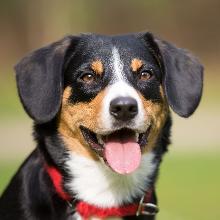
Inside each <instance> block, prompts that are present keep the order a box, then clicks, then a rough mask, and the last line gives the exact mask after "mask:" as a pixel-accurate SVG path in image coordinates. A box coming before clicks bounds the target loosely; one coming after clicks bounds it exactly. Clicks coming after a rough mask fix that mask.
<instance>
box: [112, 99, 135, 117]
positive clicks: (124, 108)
mask: <svg viewBox="0 0 220 220" xmlns="http://www.w3.org/2000/svg"><path fill="white" fill-rule="evenodd" d="M137 113H138V106H137V101H136V100H135V99H133V98H131V97H118V98H116V99H113V100H112V101H111V103H110V114H111V115H113V116H114V117H115V118H116V119H118V120H121V121H127V120H130V119H132V118H134V117H135V116H136V115H137Z"/></svg>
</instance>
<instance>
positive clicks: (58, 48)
mask: <svg viewBox="0 0 220 220" xmlns="http://www.w3.org/2000/svg"><path fill="white" fill-rule="evenodd" d="M73 39H74V37H73V36H68V37H65V38H63V39H62V40H60V41H57V42H55V43H52V44H50V45H48V46H45V47H43V48H40V49H38V50H36V51H33V52H32V53H30V55H27V56H26V57H24V58H23V59H22V60H21V61H20V62H19V63H18V64H17V65H16V66H15V71H16V80H17V87H18V93H19V96H20V99H21V102H22V104H23V106H24V109H25V110H26V112H27V113H28V115H29V116H30V117H31V118H32V119H34V120H35V121H36V122H37V123H44V122H48V121H49V120H51V119H53V118H54V117H55V115H56V114H57V113H58V111H59V109H60V105H61V97H62V92H63V66H64V61H65V55H66V53H67V50H68V48H69V47H70V45H72V44H73Z"/></svg>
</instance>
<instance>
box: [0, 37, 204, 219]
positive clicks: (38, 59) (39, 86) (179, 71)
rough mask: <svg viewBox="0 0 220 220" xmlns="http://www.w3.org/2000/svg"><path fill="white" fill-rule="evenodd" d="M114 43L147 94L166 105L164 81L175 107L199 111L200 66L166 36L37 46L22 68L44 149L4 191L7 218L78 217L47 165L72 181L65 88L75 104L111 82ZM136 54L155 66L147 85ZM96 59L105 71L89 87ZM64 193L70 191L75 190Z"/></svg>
mask: <svg viewBox="0 0 220 220" xmlns="http://www.w3.org/2000/svg"><path fill="white" fill-rule="evenodd" d="M113 46H116V47H117V48H119V50H120V53H121V58H122V59H123V62H124V64H125V65H124V72H126V78H127V79H126V80H127V81H129V83H130V84H132V85H133V86H134V88H135V89H136V90H139V91H140V92H141V93H142V95H143V96H144V97H145V99H149V100H152V101H153V102H160V101H161V95H160V91H159V86H160V85H161V84H162V85H163V89H164V91H165V95H166V98H167V100H168V102H169V105H170V106H171V108H172V109H173V110H174V111H175V112H176V113H177V114H179V115H180V116H183V117H188V116H189V115H191V114H192V113H193V112H194V110H195V109H196V107H197V105H198V103H199V101H200V97H201V92H202V70H203V69H202V66H201V64H200V63H199V62H198V61H197V60H196V58H194V57H193V56H192V55H190V54H189V53H188V52H186V51H185V50H182V49H179V48H176V47H175V46H173V45H171V44H170V43H167V42H165V41H161V40H159V39H158V38H155V37H154V36H153V35H152V34H151V33H144V34H143V33H142V34H134V35H124V36H110V37H108V36H101V35H92V34H91V35H90V34H89V35H81V36H78V37H76V36H68V37H66V38H64V39H62V40H61V41H58V42H56V43H53V44H51V45H49V46H46V47H44V48H42V49H39V50H37V51H34V52H33V53H31V54H30V55H29V56H27V57H25V58H24V59H22V60H21V61H20V62H19V63H18V64H17V65H16V67H15V69H16V79H17V85H18V91H19V96H20V98H21V102H22V104H23V106H24V108H25V110H26V112H27V113H28V114H29V115H30V117H31V118H33V120H34V122H35V125H34V137H35V140H36V142H37V148H36V150H34V152H33V153H32V154H31V155H30V156H29V158H28V159H27V160H26V161H25V162H24V163H23V165H22V166H21V168H20V169H19V170H18V172H17V174H16V175H15V176H14V177H13V178H12V180H11V182H10V184H9V186H8V187H7V188H6V190H5V191H4V193H3V194H2V196H1V199H0V219H1V220H11V219H18V220H25V219H28V220H32V219H33V220H35V219H45V220H61V219H63V220H64V219H67V220H70V219H72V217H71V216H72V215H71V212H72V211H73V209H71V208H69V206H68V205H67V203H66V202H65V201H64V200H62V199H61V198H60V197H59V196H58V195H57V193H56V192H55V189H54V188H53V185H52V182H51V180H50V178H49V176H48V174H47V173H46V171H45V164H49V165H52V166H54V167H56V168H57V169H59V170H60V172H61V173H62V175H63V176H64V181H65V180H68V178H69V176H68V173H66V171H65V169H64V166H63V165H64V162H65V160H66V157H67V156H66V151H67V150H66V147H65V145H64V143H63V141H62V140H61V139H60V137H59V133H58V131H57V115H58V112H59V110H60V105H61V97H62V92H63V89H64V88H65V87H66V86H71V87H72V88H73V89H74V93H73V94H72V96H71V98H70V102H72V104H75V103H77V102H89V101H91V100H92V99H93V98H94V97H95V96H96V95H97V94H98V93H99V92H100V91H101V90H102V89H104V88H105V87H106V86H107V85H109V84H111V83H112V80H113V79H112V72H111V70H110V69H109V68H108V65H107V64H108V62H109V60H108V59H109V56H111V48H112V47H113ZM134 57H135V58H139V59H142V60H144V65H143V67H142V68H144V69H147V68H150V69H152V70H153V74H154V75H153V77H152V79H151V80H149V81H148V82H147V83H140V82H138V80H137V78H136V75H134V74H132V71H131V69H130V63H131V60H132V59H133V58H134ZM94 58H96V59H101V60H102V62H103V63H104V67H105V70H104V75H103V76H102V77H100V78H99V79H98V80H97V81H96V82H95V83H93V84H91V85H85V84H83V82H82V81H81V80H80V79H81V76H82V75H83V74H84V73H87V72H91V69H90V67H89V63H90V62H91V60H93V59H94ZM76 88H77V89H76ZM170 128H171V118H170V117H168V118H167V121H166V123H165V125H164V127H163V128H162V132H161V134H160V135H159V137H158V140H157V144H156V147H155V148H154V153H155V155H156V156H155V161H154V162H155V164H156V166H157V169H156V171H155V173H153V175H152V177H151V185H152V187H153V186H154V184H155V181H156V179H157V176H158V169H159V165H160V162H161V160H162V156H163V155H164V153H165V152H166V151H167V146H168V144H169V136H170ZM64 187H65V186H64ZM65 191H66V192H68V188H65ZM69 193H70V192H69ZM72 196H73V198H74V195H72ZM155 200H156V196H155ZM125 219H146V220H154V217H145V216H140V217H135V216H132V217H126V218H125Z"/></svg>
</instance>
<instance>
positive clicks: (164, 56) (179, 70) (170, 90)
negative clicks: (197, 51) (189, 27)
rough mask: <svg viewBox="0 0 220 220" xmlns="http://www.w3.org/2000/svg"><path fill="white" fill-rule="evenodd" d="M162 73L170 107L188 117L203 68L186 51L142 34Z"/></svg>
mask: <svg viewBox="0 0 220 220" xmlns="http://www.w3.org/2000/svg"><path fill="white" fill-rule="evenodd" d="M144 39H145V42H147V44H148V45H147V46H148V47H150V48H151V49H152V51H153V54H154V55H155V56H156V59H157V60H158V62H159V63H160V65H161V68H162V71H163V74H164V75H163V78H162V85H163V89H164V92H165V95H166V97H167V100H168V103H169V105H170V106H171V108H172V109H173V110H174V111H175V112H176V113H177V114H178V115H180V116H182V117H189V116H190V115H191V114H192V113H193V112H194V111H195V110H196V108H197V106H198V104H199V102H200V99H201V95H202V87H203V66H202V65H201V64H200V62H199V61H198V60H197V59H196V58H195V57H194V56H193V55H192V54H190V53H189V52H188V51H187V50H184V49H181V48H177V47H175V46H174V45H172V44H170V43H168V42H166V41H163V40H160V39H158V38H155V37H154V36H153V35H152V34H151V33H145V34H144Z"/></svg>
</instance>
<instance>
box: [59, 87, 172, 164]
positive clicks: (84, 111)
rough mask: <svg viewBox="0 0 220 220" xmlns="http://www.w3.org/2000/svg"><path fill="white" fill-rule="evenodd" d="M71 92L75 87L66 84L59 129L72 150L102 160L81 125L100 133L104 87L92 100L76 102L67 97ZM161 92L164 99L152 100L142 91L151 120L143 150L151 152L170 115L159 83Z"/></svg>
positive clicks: (146, 114)
mask: <svg viewBox="0 0 220 220" xmlns="http://www.w3.org/2000/svg"><path fill="white" fill-rule="evenodd" d="M72 92H74V91H72V89H71V87H67V88H66V89H65V90H64V94H63V100H62V108H61V112H60V117H59V126H58V131H59V132H60V135H61V137H62V139H63V141H64V143H65V144H66V146H67V148H68V149H69V150H71V151H74V152H76V153H78V154H80V155H83V156H85V157H87V158H91V159H93V160H99V157H98V156H97V154H96V153H95V152H94V151H93V150H92V149H91V148H90V147H89V146H88V144H87V142H86V141H85V140H84V137H83V136H82V133H81V130H80V128H79V127H80V125H83V126H85V127H86V128H88V129H90V130H91V131H93V132H95V133H99V131H100V130H101V123H100V121H99V118H100V115H99V114H100V109H101V104H102V100H103V97H104V94H105V91H102V92H100V93H99V94H98V95H97V96H96V97H95V98H94V99H93V100H92V101H91V102H89V103H77V104H74V105H73V104H71V103H69V102H68V98H69V97H70V95H71V93H72ZM160 93H161V97H162V102H161V103H153V102H152V101H150V100H146V99H145V98H144V97H143V96H142V95H141V94H140V93H139V96H140V98H141V100H142V103H143V105H144V109H145V117H148V118H149V119H150V121H151V131H150V134H149V137H148V143H147V146H146V147H145V148H144V150H143V153H147V152H150V151H151V150H152V149H153V148H154V147H155V143H156V140H157V138H158V135H159V134H160V132H161V129H162V128H163V126H164V123H165V120H166V118H167V116H168V111H169V108H168V104H167V101H166V99H165V96H164V93H163V89H162V87H160ZM146 121H147V120H146Z"/></svg>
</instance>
